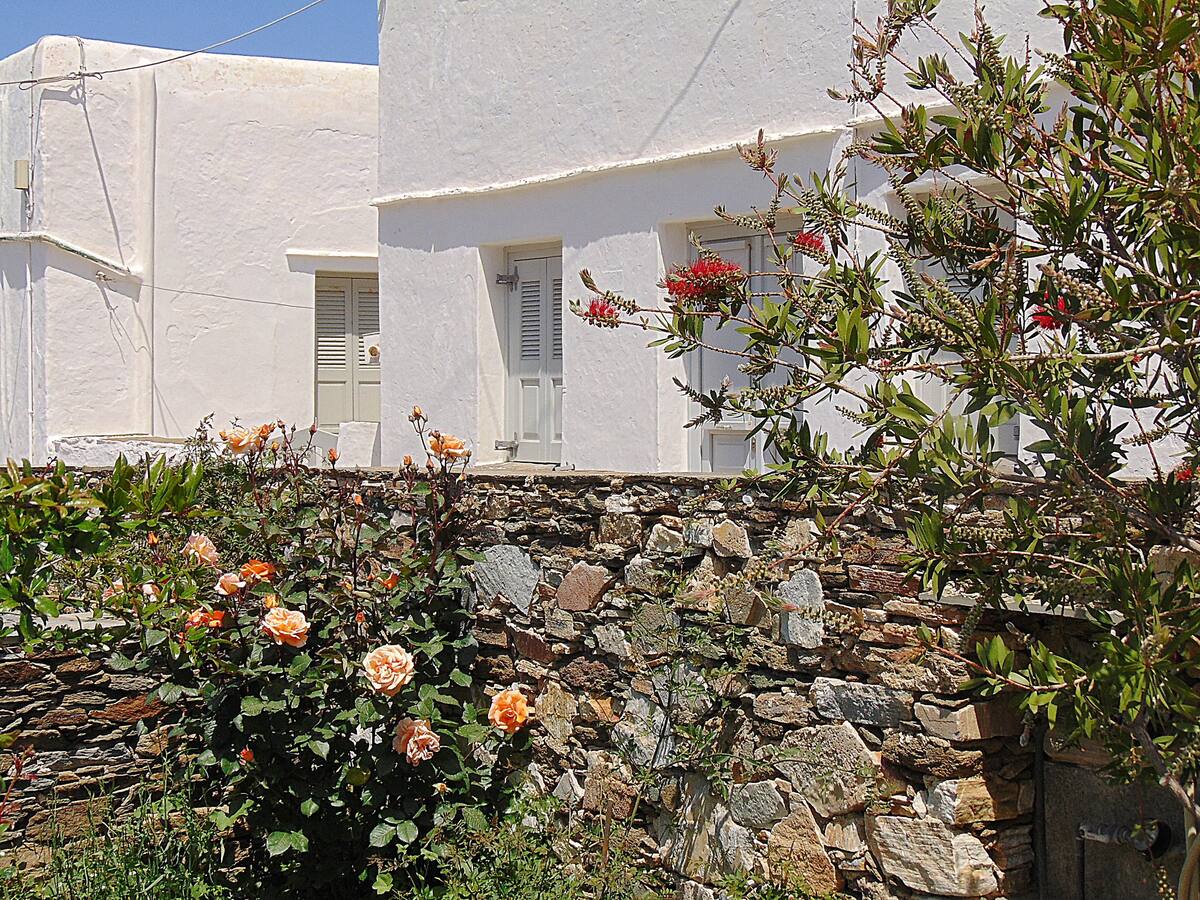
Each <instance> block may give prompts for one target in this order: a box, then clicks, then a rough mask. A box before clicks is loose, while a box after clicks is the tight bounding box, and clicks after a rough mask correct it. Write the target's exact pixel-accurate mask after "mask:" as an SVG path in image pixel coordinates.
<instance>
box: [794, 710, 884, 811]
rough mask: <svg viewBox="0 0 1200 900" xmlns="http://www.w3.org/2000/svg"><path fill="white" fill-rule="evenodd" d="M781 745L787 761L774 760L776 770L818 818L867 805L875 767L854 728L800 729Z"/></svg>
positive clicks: (865, 746)
mask: <svg viewBox="0 0 1200 900" xmlns="http://www.w3.org/2000/svg"><path fill="white" fill-rule="evenodd" d="M781 746H782V748H783V750H784V753H785V757H786V758H781V759H779V760H777V761H776V763H775V767H776V768H777V769H778V770H779V771H780V772H782V773H783V774H784V775H785V776H787V778H788V779H790V780H791V782H792V786H793V787H794V788H795V789H796V790H797V791H799V792H800V793H801V794H802V795H803V796H804V798H805V799H806V800H807V801H808V802H809V803H810V804H811V805H812V808H813V809H814V810H816V812H817V813H818V814H819V815H821V816H824V817H828V816H836V815H841V814H842V813H848V812H857V811H858V810H860V809H862V808H863V807H864V806H866V803H867V797H868V796H869V795H870V789H871V786H872V785H873V784H874V782H875V779H876V776H877V774H878V766H877V765H876V763H875V759H874V757H873V756H872V755H871V751H870V750H868V749H867V745H866V744H864V743H863V741H862V738H860V737H859V736H858V732H856V731H855V730H854V726H853V725H850V724H849V723H843V724H841V725H818V726H816V727H813V728H801V729H799V730H797V731H793V732H791V733H789V734H788V735H787V736H786V737H785V738H784V739H783V743H782V745H781Z"/></svg>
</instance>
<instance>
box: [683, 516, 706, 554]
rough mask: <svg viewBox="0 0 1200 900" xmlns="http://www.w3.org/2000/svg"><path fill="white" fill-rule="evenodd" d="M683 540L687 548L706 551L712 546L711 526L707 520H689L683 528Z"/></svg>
mask: <svg viewBox="0 0 1200 900" xmlns="http://www.w3.org/2000/svg"><path fill="white" fill-rule="evenodd" d="M683 540H684V542H685V543H686V544H687V545H688V546H689V547H698V548H703V549H708V548H709V547H711V546H712V545H713V526H712V522H710V521H708V520H707V519H689V520H688V521H687V523H686V524H685V525H684V526H683Z"/></svg>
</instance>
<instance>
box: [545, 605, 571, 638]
mask: <svg viewBox="0 0 1200 900" xmlns="http://www.w3.org/2000/svg"><path fill="white" fill-rule="evenodd" d="M546 634H548V635H550V637H556V638H558V639H559V640H563V641H573V640H575V639H576V638H577V637H579V629H578V628H577V627H576V626H575V617H574V616H573V615H571V614H570V613H569V612H567V611H566V610H563V609H559V608H558V607H557V606H547V607H546Z"/></svg>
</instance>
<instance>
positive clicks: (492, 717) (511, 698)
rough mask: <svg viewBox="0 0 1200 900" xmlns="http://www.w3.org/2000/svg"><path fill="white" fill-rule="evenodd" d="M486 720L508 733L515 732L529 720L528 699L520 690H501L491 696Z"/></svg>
mask: <svg viewBox="0 0 1200 900" xmlns="http://www.w3.org/2000/svg"><path fill="white" fill-rule="evenodd" d="M488 721H489V722H491V723H492V724H493V725H494V726H495V727H497V728H499V729H500V730H501V731H504V732H506V733H508V734H516V733H517V732H518V731H520V730H521V727H522V726H523V725H524V724H525V723H526V722H527V721H529V701H528V700H526V699H525V695H524V694H522V693H521V692H520V691H518V690H516V689H513V690H507V691H501V692H500V693H498V694H497V695H496V696H495V697H493V698H492V707H491V709H489V710H488Z"/></svg>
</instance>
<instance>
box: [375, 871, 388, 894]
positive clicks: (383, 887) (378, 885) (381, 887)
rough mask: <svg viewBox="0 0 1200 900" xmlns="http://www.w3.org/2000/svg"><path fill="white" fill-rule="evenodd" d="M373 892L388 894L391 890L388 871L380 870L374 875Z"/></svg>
mask: <svg viewBox="0 0 1200 900" xmlns="http://www.w3.org/2000/svg"><path fill="white" fill-rule="evenodd" d="M374 887H375V893H376V894H390V893H391V892H392V876H391V874H390V873H389V872H380V873H379V874H378V875H377V876H376V877H375V885H374Z"/></svg>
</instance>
